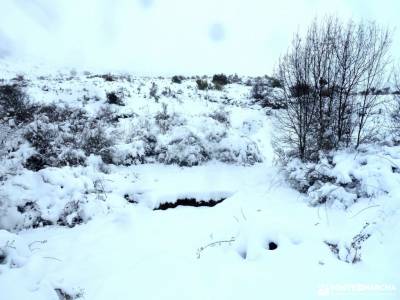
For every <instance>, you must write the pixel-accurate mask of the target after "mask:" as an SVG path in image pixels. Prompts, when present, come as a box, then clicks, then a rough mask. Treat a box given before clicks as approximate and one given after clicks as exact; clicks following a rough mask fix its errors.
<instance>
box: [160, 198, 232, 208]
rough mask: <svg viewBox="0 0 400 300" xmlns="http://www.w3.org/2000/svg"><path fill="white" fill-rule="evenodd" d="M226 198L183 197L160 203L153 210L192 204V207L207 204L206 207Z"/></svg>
mask: <svg viewBox="0 0 400 300" xmlns="http://www.w3.org/2000/svg"><path fill="white" fill-rule="evenodd" d="M225 199H226V198H221V199H219V200H214V199H210V200H197V199H195V198H184V199H178V200H176V201H175V202H165V203H161V204H160V205H159V206H158V207H156V208H155V209H154V210H166V209H169V208H175V207H178V206H193V207H201V206H207V207H213V206H215V205H217V204H219V203H221V202H222V201H224V200H225Z"/></svg>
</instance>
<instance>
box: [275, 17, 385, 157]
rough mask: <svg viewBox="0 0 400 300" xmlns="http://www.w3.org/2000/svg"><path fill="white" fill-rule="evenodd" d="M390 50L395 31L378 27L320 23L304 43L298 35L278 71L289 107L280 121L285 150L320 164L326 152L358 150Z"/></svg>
mask: <svg viewBox="0 0 400 300" xmlns="http://www.w3.org/2000/svg"><path fill="white" fill-rule="evenodd" d="M390 44H391V34H390V32H389V30H387V29H383V28H381V27H379V26H377V25H376V24H375V23H373V22H369V23H358V24H357V23H354V22H353V21H350V22H348V23H347V24H344V23H342V22H340V21H339V20H338V19H337V18H334V17H327V18H326V19H325V20H324V21H322V22H319V21H318V20H315V21H314V22H313V23H312V24H311V26H310V27H309V29H308V31H307V33H306V35H305V37H304V38H302V37H300V35H299V34H296V35H295V37H294V39H293V43H292V45H291V47H290V48H289V50H288V52H287V53H286V54H285V55H284V56H283V57H282V58H281V60H280V62H279V66H278V70H277V77H278V79H279V80H280V81H281V82H282V85H283V90H284V96H285V97H284V98H285V102H286V104H287V107H288V109H287V110H286V111H285V112H284V113H281V114H280V115H279V116H278V118H277V120H278V124H277V125H278V129H280V132H281V133H283V135H281V136H280V140H279V142H278V145H279V148H281V147H283V148H286V149H289V150H292V154H293V155H294V156H296V157H299V158H300V159H302V160H315V159H318V154H319V152H320V151H329V150H334V149H338V148H340V147H348V146H351V145H354V146H355V147H358V146H359V144H360V143H361V142H363V141H364V140H365V139H366V138H367V136H368V134H367V132H366V130H365V129H366V124H367V121H368V119H369V117H370V116H371V115H372V113H373V111H374V109H375V108H376V105H377V99H378V97H377V95H376V93H374V92H373V91H374V89H377V88H381V86H382V84H383V82H384V76H385V73H386V67H387V65H388V62H389V60H388V57H389V55H388V52H389V48H390Z"/></svg>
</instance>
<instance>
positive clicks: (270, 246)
mask: <svg viewBox="0 0 400 300" xmlns="http://www.w3.org/2000/svg"><path fill="white" fill-rule="evenodd" d="M276 248H278V244H276V243H274V242H269V243H268V250H275V249H276Z"/></svg>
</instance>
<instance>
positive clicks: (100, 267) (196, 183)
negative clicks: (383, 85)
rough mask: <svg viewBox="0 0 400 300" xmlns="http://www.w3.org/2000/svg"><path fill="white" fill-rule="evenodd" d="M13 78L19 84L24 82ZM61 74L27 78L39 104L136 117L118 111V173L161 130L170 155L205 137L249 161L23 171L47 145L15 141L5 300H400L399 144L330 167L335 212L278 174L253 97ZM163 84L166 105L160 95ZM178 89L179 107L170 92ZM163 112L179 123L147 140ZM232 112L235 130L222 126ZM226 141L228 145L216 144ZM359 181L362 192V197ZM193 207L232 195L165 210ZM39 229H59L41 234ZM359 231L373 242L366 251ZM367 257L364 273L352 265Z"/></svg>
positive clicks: (2, 224) (1, 280)
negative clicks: (116, 99) (153, 94)
mask: <svg viewBox="0 0 400 300" xmlns="http://www.w3.org/2000/svg"><path fill="white" fill-rule="evenodd" d="M7 72H9V73H6V72H4V76H3V77H4V78H8V79H11V78H13V77H14V76H15V74H13V75H12V74H11V73H12V72H11V71H7ZM7 74H8V75H7ZM52 74H56V73H52V72H50V74H49V75H46V76H47V77H46V79H43V80H42V79H38V76H39V75H37V74H35V73H30V74H27V75H25V76H26V78H27V82H28V86H27V90H28V93H29V94H30V95H31V96H32V97H33V99H34V102H35V103H41V104H43V103H53V102H55V103H56V105H57V106H58V107H61V106H63V105H65V104H68V106H69V107H74V108H81V109H84V110H85V111H86V112H87V113H88V114H90V115H92V116H95V115H96V113H97V112H98V111H99V110H100V109H101V107H106V105H105V102H104V101H105V97H106V96H105V92H106V91H107V92H109V91H116V90H121V91H123V93H124V95H125V97H124V98H123V101H124V104H125V106H115V105H114V106H115V107H112V109H113V111H114V112H113V113H115V114H118V115H123V114H125V115H128V116H130V117H127V118H119V120H118V122H117V123H116V124H115V125H112V124H109V126H108V127H107V131H108V132H109V133H110V134H111V135H113V136H114V138H115V144H114V145H113V147H114V148H115V149H116V151H115V152H116V155H115V156H114V159H116V160H118V161H123V162H127V159H128V157H134V156H136V154H137V153H141V154H142V155H143V154H144V152H143V151H144V150H143V147H141V146H140V143H139V142H138V140H136V138H137V135H138V134H137V132H143V131H146V130H148V132H151V133H152V134H154V135H156V136H157V141H158V142H159V145H171V144H170V141H171V140H177V139H181V138H182V137H185V136H187V135H186V133H187V132H188V131H189V132H191V133H192V134H194V135H195V136H196V137H197V138H198V139H199V140H201V141H202V143H201V144H202V145H204V147H206V148H207V149H208V150H207V151H209V153H213V155H214V154H215V153H218V151H217V150H220V149H229V150H231V151H232V149H233V151H232V153H236V154H237V155H236V156H235V157H234V158H235V159H233V161H232V160H231V161H229V160H227V161H225V160H224V159H222V158H221V157H218V156H217V155H216V154H215V157H212V159H210V160H207V161H200V162H199V164H198V165H194V166H191V167H188V166H179V165H178V164H166V163H162V162H160V161H157V160H154V161H145V163H143V164H142V163H132V162H127V163H125V164H124V163H116V164H109V165H105V164H104V163H103V162H102V161H101V158H100V157H98V156H95V155H90V156H88V157H87V158H86V161H85V164H83V165H78V166H63V167H46V168H43V169H41V170H39V171H31V170H27V169H26V168H24V167H23V165H22V162H23V161H25V160H26V159H27V158H28V157H29V156H30V155H32V153H34V149H32V147H30V146H29V145H28V144H27V143H25V142H23V141H22V140H21V141H20V142H16V141H17V140H18V139H16V140H13V141H11V140H10V141H7V142H9V145H8V146H10V145H11V144H14V146H15V147H16V148H18V147H19V148H18V150H17V151H14V152H12V153H13V157H9V156H7V155H9V154H4V155H6V157H7V159H3V160H2V164H1V167H0V170H1V175H2V176H4V178H2V179H1V182H0V183H1V185H0V204H1V205H0V218H1V219H0V228H2V229H3V230H0V299H1V300H3V299H4V300H12V299H18V300H25V299H35V300H36V299H37V300H49V299H55V300H58V299H60V298H61V296H60V295H62V293H66V294H68V295H71V296H72V297H74V298H77V299H79V297H80V298H82V299H88V300H91V299H95V300H103V299H104V300H109V299H130V298H132V299H238V300H239V299H307V300H308V299H319V298H327V299H357V298H360V299H361V298H362V299H379V300H381V299H393V300H394V299H399V297H400V292H399V289H400V276H399V275H400V273H399V270H400V259H399V258H398V254H399V253H400V240H399V237H400V222H399V220H400V218H399V217H400V216H399V213H400V210H399V208H400V197H399V195H400V190H399V189H400V184H399V183H400V182H399V181H400V174H399V173H398V172H394V171H393V167H395V165H400V149H399V147H396V146H376V147H369V148H368V149H364V150H363V151H359V152H358V153H353V152H345V151H343V152H340V151H339V152H337V153H334V154H333V160H332V161H333V163H332V164H331V163H329V162H328V161H325V162H324V161H322V162H321V163H320V167H321V170H323V173H324V174H325V175H329V176H331V177H332V178H333V179H334V180H332V182H330V183H328V184H323V185H321V186H318V187H317V188H316V189H315V190H314V191H313V192H315V193H316V196H315V199H316V200H318V199H320V198H321V195H323V196H326V197H328V198H329V197H332V199H333V200H332V201H327V202H326V203H325V204H321V205H318V206H312V205H310V201H311V200H312V199H313V198H312V196H313V194H311V193H309V194H307V193H305V194H300V193H299V192H298V191H296V190H295V189H293V188H292V187H291V186H290V185H289V182H288V181H287V180H286V174H285V172H283V171H282V170H281V169H280V168H279V167H278V166H276V165H275V164H274V161H275V157H274V154H273V151H272V146H271V134H272V133H273V127H272V125H271V124H272V123H273V122H272V118H273V116H267V115H266V112H265V110H262V109H261V108H260V107H258V106H257V105H254V104H252V101H251V99H249V93H250V89H251V87H247V86H245V85H242V84H232V85H228V86H226V87H225V88H224V91H222V92H221V91H215V90H210V91H197V90H196V88H195V80H185V81H184V82H183V83H182V84H180V85H179V84H171V83H170V81H171V80H170V78H164V79H159V78H140V77H137V78H136V77H135V78H133V77H132V78H131V77H127V76H126V75H125V76H123V77H121V79H120V80H117V81H113V82H108V81H105V80H104V79H102V78H98V77H93V78H88V76H85V75H83V74H81V73H79V72H78V74H76V75H74V76H72V78H70V79H66V78H69V77H70V75H68V74H69V73H62V72H61V71H60V74H58V75H57V74H56V75H52ZM153 82H155V83H156V84H157V86H158V90H159V99H158V102H157V101H156V100H155V99H153V98H150V97H149V89H150V87H151V86H152V83H153ZM44 84H46V86H48V88H46V90H47V91H44V90H43V89H42V88H41V86H42V85H44ZM165 88H170V89H171V90H172V92H173V93H174V94H175V97H176V98H175V97H168V96H165V95H162V94H161V91H163V90H165ZM84 89H86V90H84ZM85 93H86V95H87V99H86V100H84V99H83V95H85ZM97 98H98V99H97ZM96 99H97V100H96ZM162 103H168V111H169V112H170V113H171V114H170V115H173V117H172V120H173V121H171V124H172V125H171V129H168V130H167V133H163V132H161V131H160V130H158V129H157V128H158V127H156V126H155V125H154V124H155V123H152V124H151V126H149V127H148V128H146V126H147V125H148V124H147V125H146V122H152V120H153V119H154V118H155V116H156V115H157V114H158V113H160V111H161V112H162ZM109 106H113V105H109ZM223 110H225V112H226V114H224V115H228V116H229V118H228V119H229V122H225V123H224V122H223V123H221V122H219V121H218V120H216V119H215V118H213V117H210V115H213V114H214V113H215V112H216V111H217V112H221V111H223ZM16 134H17V133H16ZM210 134H213V135H215V136H217V135H218V134H219V135H224V134H225V137H224V138H222V139H221V140H219V141H218V142H212V141H211V142H210V141H207V142H206V140H207V139H206V136H209V135H210ZM189 136H190V135H189ZM19 138H20V137H19ZM249 141H251V142H249ZM172 145H173V146H176V144H172ZM178 145H180V146H181V147H182V148H179V147H178V150H173V151H167V152H166V153H167V154H171V153H175V154H176V155H183V154H184V153H186V152H185V151H188V152H189V154H191V153H194V152H195V153H197V152H196V151H197V150H196V151H194V150H193V149H191V150H190V151H189V150H188V149H189V148H190V147H192V146H193V144H191V143H183V144H178ZM253 145H255V147H256V148H257V149H258V150H257V151H258V152H257V153H259V156H260V158H262V159H261V160H262V161H254V162H253V163H243V162H248V159H249V158H248V156H246V153H244V152H242V151H243V149H247V148H246V147H253ZM195 146H196V145H194V146H193V147H195ZM10 147H11V146H10ZM171 147H172V146H171ZM141 151H142V152H141ZM132 152H134V153H136V154H135V155H132ZM252 153H255V150H254V149H253V150H252ZM186 154H187V153H186ZM186 154H185V155H186ZM179 157H181V156H179ZM224 158H225V156H224ZM190 159H192V158H190ZM193 159H194V160H195V161H196V159H197V158H193ZM167 161H168V159H165V160H163V162H167ZM196 162H197V161H196ZM306 167H311V166H303V165H301V164H300V163H299V162H293V164H292V165H291V166H289V168H288V169H287V170H286V172H289V173H290V175H291V179H293V180H298V181H299V182H300V181H301V180H302V179H304V178H305V176H306V173H307V172H306V171H307V170H306ZM314 167H315V166H314ZM353 178H355V179H357V180H358V181H359V182H360V191H361V194H357V193H356V192H355V191H354V190H353V189H351V188H349V186H347V185H346V184H349V183H351V182H352V181H353ZM341 184H344V186H341ZM372 187H374V188H372ZM127 198H128V199H129V200H132V201H127V200H128V199H127ZM185 198H187V199H190V198H195V199H196V200H198V201H209V200H220V199H225V198H226V199H225V200H223V201H222V202H221V203H219V204H217V205H215V206H213V207H190V206H178V207H176V208H173V209H168V210H154V209H155V208H157V207H158V206H159V205H160V204H163V203H166V202H174V201H176V200H178V199H185ZM317 202H318V201H317ZM27 203H34V204H35V206H34V205H33V204H29V205H27ZM311 204H312V203H311ZM19 210H25V212H24V213H20V212H19ZM39 216H40V218H41V219H39ZM78 219H81V220H82V222H77V220H78ZM35 220H42V223H43V220H47V221H51V222H52V225H48V224H47V226H42V225H46V224H36V226H34V225H35V223H34V222H35ZM61 225H63V226H61ZM32 227H36V228H32ZM359 234H361V236H365V235H367V234H368V235H370V237H368V238H367V239H366V240H365V241H363V242H362V243H361V249H359V250H355V248H352V242H354V237H356V236H357V235H359ZM271 242H273V243H275V244H276V245H277V248H276V249H275V250H269V243H271ZM327 243H328V244H331V245H336V247H337V253H334V251H332V250H331V248H330V247H329V246H328V244H327ZM356 251H358V252H356ZM357 255H360V258H361V260H360V261H359V262H357V263H354V264H352V263H349V262H346V260H352V259H354V258H355V257H357ZM1 257H4V259H1ZM61 299H62V298H61Z"/></svg>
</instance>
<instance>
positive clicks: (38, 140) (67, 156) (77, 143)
mask: <svg viewBox="0 0 400 300" xmlns="http://www.w3.org/2000/svg"><path fill="white" fill-rule="evenodd" d="M103 126H104V125H103V123H101V121H98V120H95V119H90V118H89V117H88V116H87V115H86V114H85V113H84V112H83V111H81V110H79V109H70V108H58V109H56V108H55V107H54V109H53V106H49V107H44V108H41V109H39V111H38V115H37V117H36V119H35V121H33V122H32V123H30V124H29V125H27V127H26V128H25V133H24V137H25V139H26V140H27V141H28V142H29V143H30V145H31V146H32V147H33V148H34V149H35V150H36V154H35V155H33V156H32V157H31V158H29V159H28V160H27V161H26V167H27V168H28V169H31V170H35V171H37V170H40V169H42V168H43V167H45V166H53V167H60V166H67V165H70V166H77V165H82V164H83V163H84V161H85V158H86V156H89V155H90V154H95V155H100V156H104V157H105V158H107V156H106V155H107V151H106V149H107V148H108V147H110V146H111V145H112V142H111V139H110V138H109V137H107V135H106V133H105V130H104V128H103Z"/></svg>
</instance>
